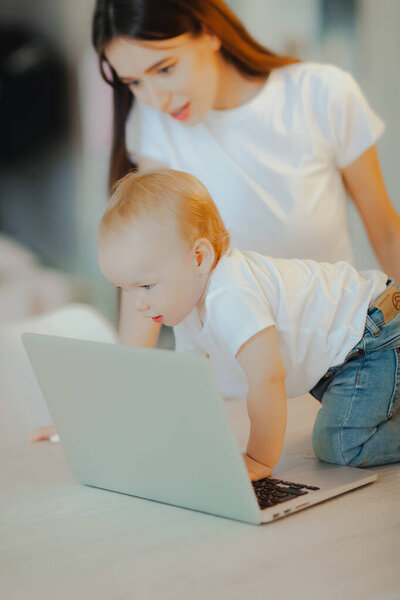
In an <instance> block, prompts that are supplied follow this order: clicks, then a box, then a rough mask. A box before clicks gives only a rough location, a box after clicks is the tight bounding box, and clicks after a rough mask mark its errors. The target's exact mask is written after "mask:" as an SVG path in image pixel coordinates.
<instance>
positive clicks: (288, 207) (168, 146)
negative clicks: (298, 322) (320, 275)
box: [126, 62, 384, 262]
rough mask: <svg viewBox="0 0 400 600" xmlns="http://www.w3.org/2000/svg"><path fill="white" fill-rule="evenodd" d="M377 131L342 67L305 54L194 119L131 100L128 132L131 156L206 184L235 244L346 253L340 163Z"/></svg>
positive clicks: (378, 124)
mask: <svg viewBox="0 0 400 600" xmlns="http://www.w3.org/2000/svg"><path fill="white" fill-rule="evenodd" d="M383 130H384V125H383V122H382V121H381V119H379V118H378V117H377V116H376V115H375V113H374V112H373V111H372V109H371V108H370V106H369V105H368V102H367V101H366V99H365V97H364V95H363V93H362V92H361V90H360V88H359V86H358V84H357V83H356V82H355V81H354V79H353V78H352V76H351V75H350V74H349V73H346V72H344V71H342V70H341V69H339V68H337V67H334V66H331V65H322V64H314V63H306V62H304V63H298V64H294V65H290V66H287V67H283V68H280V69H275V70H273V71H272V72H271V74H270V76H269V77H268V79H267V81H266V83H265V85H264V86H263V88H262V89H261V90H260V91H259V93H258V94H257V95H256V96H255V97H254V98H253V99H252V100H250V101H249V102H247V103H246V104H244V105H241V106H239V107H237V108H234V109H231V110H221V111H210V112H209V113H208V114H207V117H206V119H205V121H204V122H202V123H201V124H199V125H196V126H194V127H189V126H186V125H184V124H183V123H181V122H180V121H177V120H176V119H173V118H172V117H171V116H170V115H168V114H163V113H161V112H159V111H156V110H154V109H152V108H150V107H148V106H145V105H143V104H141V103H139V102H137V101H135V105H134V107H133V110H132V113H131V115H130V117H129V120H128V123H127V132H126V133H127V147H128V151H129V152H130V153H131V154H132V155H133V156H143V157H150V158H152V159H155V160H157V161H159V162H161V163H163V164H164V165H166V166H169V167H171V168H173V169H179V170H182V171H186V172H188V173H191V174H193V175H195V176H196V177H198V178H199V179H200V180H201V181H202V182H203V183H204V184H205V186H206V187H207V188H208V191H209V192H210V194H211V196H212V197H213V199H214V201H215V203H216V205H217V207H218V209H219V211H220V213H221V216H222V218H223V220H224V222H225V225H226V227H227V228H228V230H229V232H230V234H231V239H232V244H233V245H234V246H236V247H238V248H239V249H241V250H253V251H256V252H260V253H261V254H267V255H269V256H275V257H283V258H293V257H294V258H311V259H314V260H324V261H329V262H336V261H338V260H347V261H349V262H352V261H353V253H352V248H351V240H350V236H349V230H348V222H347V213H346V192H345V189H344V186H343V182H342V178H341V175H340V173H339V171H338V169H340V168H343V167H346V166H347V165H350V164H351V163H352V162H353V161H354V160H356V159H357V158H358V157H359V156H360V155H361V154H362V153H363V152H364V151H365V150H367V149H368V148H369V147H371V146H372V145H373V144H375V142H376V140H377V139H378V137H379V136H380V135H381V133H382V131H383Z"/></svg>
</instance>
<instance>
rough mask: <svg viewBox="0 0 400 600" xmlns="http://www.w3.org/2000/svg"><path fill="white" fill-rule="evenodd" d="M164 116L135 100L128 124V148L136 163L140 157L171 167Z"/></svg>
mask: <svg viewBox="0 0 400 600" xmlns="http://www.w3.org/2000/svg"><path fill="white" fill-rule="evenodd" d="M162 116H163V115H162V114H160V113H159V112H158V111H156V110H154V109H152V108H150V107H148V106H145V105H143V104H142V103H141V102H139V101H138V100H134V104H133V108H132V110H131V112H130V114H129V117H128V120H127V123H126V147H127V151H128V154H129V156H131V157H132V158H133V159H134V160H135V161H136V160H138V158H139V157H140V156H143V157H147V158H151V159H153V160H155V161H157V162H159V163H161V164H162V165H165V166H170V165H169V162H170V160H169V151H168V147H169V144H168V132H167V131H166V128H165V125H164V123H163V119H162Z"/></svg>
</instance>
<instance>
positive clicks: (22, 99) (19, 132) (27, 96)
mask: <svg viewBox="0 0 400 600" xmlns="http://www.w3.org/2000/svg"><path fill="white" fill-rule="evenodd" d="M67 121H68V103H67V69H66V65H65V64H64V61H63V60H62V59H61V58H60V57H59V56H58V54H57V52H56V50H55V49H54V47H52V45H51V44H50V43H49V42H48V41H47V40H46V39H44V38H43V36H41V35H38V34H36V33H34V32H32V31H29V30H28V29H26V28H23V27H21V26H8V27H6V26H4V25H2V26H1V27H0V132H1V133H0V162H1V163H10V162H14V161H16V160H20V159H25V158H29V157H30V156H32V155H33V154H35V153H37V152H38V151H40V150H41V149H42V148H44V147H45V146H47V144H48V143H49V142H50V141H52V140H54V138H57V137H59V136H60V135H61V134H63V133H64V132H65V129H66V126H67Z"/></svg>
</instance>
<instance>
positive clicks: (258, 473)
mask: <svg viewBox="0 0 400 600" xmlns="http://www.w3.org/2000/svg"><path fill="white" fill-rule="evenodd" d="M243 458H244V463H245V465H246V469H247V472H248V474H249V477H250V479H251V481H257V480H258V479H263V478H264V477H269V476H270V475H271V473H272V469H271V467H267V466H266V465H263V464H261V463H259V462H258V461H257V460H254V458H251V457H250V456H249V455H248V454H246V452H244V453H243Z"/></svg>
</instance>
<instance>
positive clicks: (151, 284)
mask: <svg viewBox="0 0 400 600" xmlns="http://www.w3.org/2000/svg"><path fill="white" fill-rule="evenodd" d="M154 286H155V283H146V285H141V286H140V287H141V288H143V289H145V290H151V289H152V288H153V287H154Z"/></svg>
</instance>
